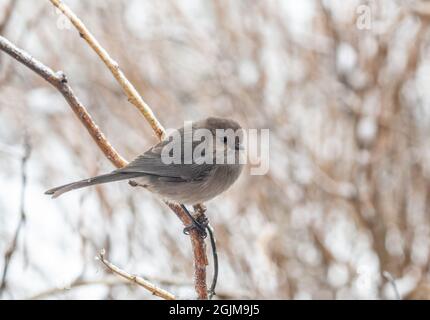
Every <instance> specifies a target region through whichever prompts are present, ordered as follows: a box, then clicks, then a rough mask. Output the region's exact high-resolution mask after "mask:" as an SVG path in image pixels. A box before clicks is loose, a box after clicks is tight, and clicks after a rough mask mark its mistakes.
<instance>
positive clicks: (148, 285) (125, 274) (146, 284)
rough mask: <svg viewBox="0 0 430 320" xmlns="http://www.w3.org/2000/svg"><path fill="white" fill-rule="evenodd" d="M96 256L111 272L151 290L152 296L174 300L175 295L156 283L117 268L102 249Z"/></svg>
mask: <svg viewBox="0 0 430 320" xmlns="http://www.w3.org/2000/svg"><path fill="white" fill-rule="evenodd" d="M98 258H99V259H100V261H101V262H102V263H103V264H104V265H105V266H106V267H107V268H108V269H109V270H111V271H112V272H113V273H115V274H117V275H119V276H121V277H123V278H124V279H126V280H128V281H131V282H134V283H136V284H138V285H139V286H141V287H143V288H145V289H146V290H148V291H149V292H151V293H152V294H153V295H154V296H157V297H160V298H163V299H165V300H176V297H175V296H174V295H173V294H171V293H170V292H167V291H166V290H163V289H161V288H158V287H157V286H156V285H154V284H152V283H151V282H149V281H148V280H145V279H143V278H142V277H139V276H136V275H132V274H130V273H128V272H127V271H124V270H122V269H120V268H118V267H117V266H116V265H114V264H113V263H111V262H109V261H108V260H106V258H105V251H104V250H101V251H100V254H99V256H98Z"/></svg>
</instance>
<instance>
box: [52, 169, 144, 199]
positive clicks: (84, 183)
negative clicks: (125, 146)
mask: <svg viewBox="0 0 430 320" xmlns="http://www.w3.org/2000/svg"><path fill="white" fill-rule="evenodd" d="M139 176H142V173H136V172H118V171H116V172H115V171H114V172H112V173H108V174H102V175H100V176H97V177H93V178H89V179H84V180H80V181H76V182H72V183H69V184H65V185H63V186H59V187H56V188H52V189H50V190H48V191H46V192H45V194H50V195H52V198H57V197H59V196H61V195H62V194H63V193H66V192H69V191H72V190H75V189H80V188H85V187H89V186H92V185H95V184H101V183H107V182H112V181H119V180H127V179H133V178H136V177H139Z"/></svg>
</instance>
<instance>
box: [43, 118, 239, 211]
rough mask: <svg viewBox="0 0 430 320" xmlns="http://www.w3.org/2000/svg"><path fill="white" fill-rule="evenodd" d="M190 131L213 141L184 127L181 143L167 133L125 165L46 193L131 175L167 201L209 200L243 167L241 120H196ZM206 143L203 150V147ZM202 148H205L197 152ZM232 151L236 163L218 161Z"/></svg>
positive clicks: (55, 195) (225, 187) (186, 202)
mask: <svg viewBox="0 0 430 320" xmlns="http://www.w3.org/2000/svg"><path fill="white" fill-rule="evenodd" d="M190 129H191V130H192V131H193V132H198V129H203V130H201V131H203V133H204V132H207V133H210V134H211V135H212V137H213V140H210V139H206V140H207V141H206V140H205V139H201V140H199V141H194V139H193V136H192V135H190V134H188V131H189V130H188V128H184V127H182V128H180V129H178V130H177V131H176V132H177V136H180V138H181V139H180V140H182V141H179V140H175V139H174V138H175V136H174V135H169V136H168V137H167V138H166V139H164V140H163V141H161V142H160V143H158V144H157V145H155V146H153V147H152V148H150V149H149V150H148V151H146V152H145V153H144V154H142V155H140V156H139V157H137V158H136V159H135V160H134V161H132V162H131V163H130V164H128V165H127V166H125V167H123V168H121V169H118V170H115V171H113V172H111V173H108V174H103V175H100V176H96V177H93V178H89V179H85V180H81V181H77V182H73V183H69V184H66V185H63V186H60V187H56V188H53V189H50V190H48V191H46V192H45V193H46V194H49V195H52V197H53V198H56V197H58V196H60V195H62V194H63V193H66V192H69V191H71V190H75V189H79V188H84V187H88V186H92V185H96V184H102V183H107V182H112V181H119V180H129V179H133V181H135V182H134V185H139V186H143V187H145V188H146V189H148V190H150V191H152V192H154V193H156V194H158V195H159V196H160V197H161V198H163V199H165V200H168V201H173V202H176V203H179V204H190V205H195V204H198V203H202V202H206V201H208V200H210V199H212V198H214V197H216V196H217V195H219V194H220V193H222V192H223V191H225V190H227V189H228V188H229V187H230V186H231V185H232V184H233V183H234V182H235V181H236V179H237V178H238V177H239V175H240V173H241V171H242V167H243V165H242V164H241V163H240V161H239V158H240V157H239V156H240V154H239V152H240V151H241V150H243V147H242V144H241V140H242V138H243V135H242V132H241V127H240V125H239V124H238V123H237V122H235V121H233V120H230V119H222V118H214V117H211V118H207V119H204V120H200V121H197V122H193V123H192V126H190ZM220 130H224V132H227V131H230V132H231V131H234V132H235V134H236V135H235V136H234V137H233V139H230V138H229V137H227V136H226V135H219V134H218V132H220ZM225 130H227V131H225ZM177 136H176V137H177ZM190 139H191V141H190ZM187 142H189V143H190V144H189V145H190V146H192V149H191V151H192V153H191V154H187V149H186V147H185V145H186V143H187ZM209 142H210V143H209ZM202 143H204V145H203V147H205V148H202ZM199 145H200V147H199ZM169 149H170V151H169V152H168V153H167V155H168V156H172V154H173V153H174V151H175V150H180V155H179V158H180V161H179V162H180V163H177V162H174V163H170V164H169V163H168V164H166V163H165V162H166V161H165V158H164V156H165V154H164V153H165V152H166V150H169ZM163 150H164V151H163ZM198 150H201V152H200V151H199V152H196V151H198ZM188 151H190V150H188ZM163 152H164V153H163ZM208 152H209V154H208ZM188 153H189V152H188ZM195 153H196V154H195ZM228 154H229V155H233V158H234V160H235V161H234V163H230V162H227V161H224V163H225V164H221V163H218V162H217V161H216V160H215V158H217V159H218V158H219V157H227V155H228ZM208 155H209V156H212V158H213V159H214V161H213V163H205V162H203V161H202V160H204V159H208V158H207V156H208ZM205 157H206V158H205ZM209 158H210V157H209ZM202 162H203V163H202ZM206 162H207V161H206Z"/></svg>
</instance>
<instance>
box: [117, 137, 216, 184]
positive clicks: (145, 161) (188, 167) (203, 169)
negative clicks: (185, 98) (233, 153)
mask: <svg viewBox="0 0 430 320" xmlns="http://www.w3.org/2000/svg"><path fill="white" fill-rule="evenodd" d="M168 142H169V141H168V140H165V141H161V142H160V143H158V144H157V145H155V146H154V147H152V148H151V149H149V150H148V151H146V152H145V153H144V154H142V155H140V156H139V157H137V158H136V159H135V160H133V161H132V162H130V163H129V164H128V165H127V166H125V167H124V168H121V169H118V170H116V171H117V172H126V173H143V174H148V175H153V176H158V177H160V178H163V179H164V180H166V179H167V180H169V181H170V180H171V181H177V182H180V181H193V180H201V179H203V178H204V177H205V176H206V175H207V174H208V173H209V172H210V171H211V170H212V169H213V164H205V163H203V164H197V163H198V162H197V163H196V159H194V161H193V162H192V163H190V164H184V161H183V160H184V156H183V155H182V157H181V158H182V161H181V163H179V164H175V163H171V164H166V163H164V162H163V161H162V160H163V159H162V149H163V147H165V146H166V145H167V143H168Z"/></svg>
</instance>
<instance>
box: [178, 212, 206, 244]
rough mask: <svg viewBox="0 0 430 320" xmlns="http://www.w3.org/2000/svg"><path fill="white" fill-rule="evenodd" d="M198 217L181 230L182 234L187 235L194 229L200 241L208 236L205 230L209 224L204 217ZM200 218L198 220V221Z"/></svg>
mask: <svg viewBox="0 0 430 320" xmlns="http://www.w3.org/2000/svg"><path fill="white" fill-rule="evenodd" d="M200 217H202V218H200ZM200 217H198V218H197V219H196V220H193V221H192V223H191V224H190V225H189V226H186V227H185V228H184V230H183V232H184V234H186V235H189V234H190V231H191V230H193V229H195V230H197V232H198V233H199V235H200V237H201V238H202V239H206V237H207V236H208V234H207V232H206V228H207V226H208V224H209V220H208V218H207V217H206V216H204V215H202V216H200ZM199 218H200V219H199Z"/></svg>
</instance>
